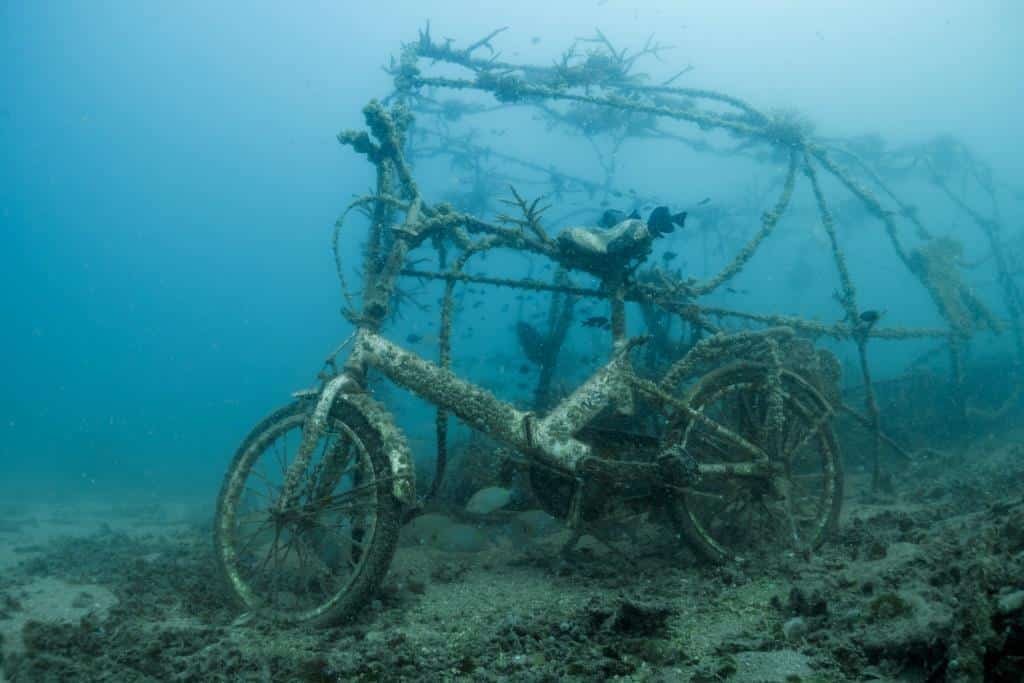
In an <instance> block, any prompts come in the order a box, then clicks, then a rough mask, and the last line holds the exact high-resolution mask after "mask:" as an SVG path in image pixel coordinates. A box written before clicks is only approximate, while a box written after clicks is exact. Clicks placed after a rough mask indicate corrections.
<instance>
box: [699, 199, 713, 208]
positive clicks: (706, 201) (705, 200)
mask: <svg viewBox="0 0 1024 683" xmlns="http://www.w3.org/2000/svg"><path fill="white" fill-rule="evenodd" d="M710 201H711V197H705V198H704V199H702V200H700V201H699V202H697V206H704V205H705V204H707V203H708V202H710Z"/></svg>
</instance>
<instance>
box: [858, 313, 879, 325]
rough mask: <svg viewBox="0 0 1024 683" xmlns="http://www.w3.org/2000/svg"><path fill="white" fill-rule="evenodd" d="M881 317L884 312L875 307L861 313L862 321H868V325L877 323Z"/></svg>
mask: <svg viewBox="0 0 1024 683" xmlns="http://www.w3.org/2000/svg"><path fill="white" fill-rule="evenodd" d="M881 317H882V312H881V311H876V310H874V309H871V310H867V311H864V312H863V313H861V314H860V319H861V321H862V322H865V323H867V324H868V325H874V324H875V323H877V322H878V319H879V318H881Z"/></svg>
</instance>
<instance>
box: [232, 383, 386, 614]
mask: <svg viewBox="0 0 1024 683" xmlns="http://www.w3.org/2000/svg"><path fill="white" fill-rule="evenodd" d="M312 407H313V403H312V402H311V401H299V402H296V403H292V404H290V405H288V406H286V407H284V408H282V409H280V410H278V411H277V412H275V413H273V414H272V415H270V416H269V417H267V418H266V419H265V420H263V421H262V422H261V423H259V424H258V425H257V426H256V428H255V429H253V431H252V432H251V433H250V434H249V436H247V437H246V439H245V440H244V441H243V442H242V445H241V446H240V447H239V449H238V451H237V453H236V454H235V458H234V460H233V462H232V463H231V467H230V469H229V470H228V472H227V475H226V476H225V479H224V483H223V486H222V488H221V493H220V498H219V499H218V503H217V512H216V520H215V525H214V526H215V543H216V550H217V557H218V559H219V562H220V566H221V568H222V571H223V574H224V576H225V578H226V579H227V583H228V585H229V587H230V590H231V591H232V593H233V594H234V596H235V597H236V598H237V600H238V602H239V603H241V605H242V606H243V607H244V608H245V609H246V610H247V611H249V612H251V613H253V614H256V615H258V616H261V617H265V618H269V619H272V620H275V621H280V622H286V623H307V624H311V625H327V624H332V623H336V622H338V621H340V620H343V619H345V618H348V617H351V616H352V615H353V614H354V613H355V612H356V611H357V610H358V609H359V608H360V607H361V606H362V605H363V604H364V602H365V601H366V599H367V598H368V597H369V595H370V594H372V593H373V592H374V590H376V588H377V587H378V585H379V584H380V581H381V580H382V579H383V577H384V575H385V573H386V572H387V569H388V565H389V564H390V562H391V558H392V556H393V555H394V552H395V547H396V544H397V539H398V527H399V520H400V503H399V502H398V501H397V500H396V499H395V497H394V495H393V493H392V486H391V480H392V477H391V475H390V467H389V464H388V459H387V457H386V455H385V453H384V451H383V448H382V439H381V435H380V434H379V433H378V432H377V430H375V429H374V428H373V426H372V424H371V422H370V421H369V420H368V419H367V418H366V415H365V412H364V410H363V409H361V408H360V407H359V406H358V405H357V404H356V403H355V402H353V401H351V400H349V399H348V398H339V399H338V400H337V401H336V403H335V405H334V407H333V408H332V410H331V414H330V418H329V420H328V428H327V430H325V433H324V434H323V435H322V436H321V438H320V442H319V443H318V444H317V448H316V450H315V452H314V454H313V456H312V457H311V458H310V461H309V463H308V464H307V466H306V468H305V470H304V471H303V472H302V473H301V476H300V478H299V480H298V484H297V485H296V486H295V487H294V488H293V489H292V491H291V492H290V495H289V499H288V500H287V501H285V502H282V500H281V495H282V490H281V489H282V484H283V482H284V479H285V476H286V473H287V472H288V470H289V467H290V465H291V464H292V462H293V461H294V459H295V456H296V453H297V452H298V448H299V443H300V441H301V439H302V428H303V424H304V423H305V421H306V417H307V415H308V414H309V412H310V411H311V410H312Z"/></svg>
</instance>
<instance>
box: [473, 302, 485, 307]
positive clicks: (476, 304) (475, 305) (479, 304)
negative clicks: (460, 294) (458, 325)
mask: <svg viewBox="0 0 1024 683" xmlns="http://www.w3.org/2000/svg"><path fill="white" fill-rule="evenodd" d="M483 305H484V302H483V301H477V302H476V303H474V304H473V308H480V307H481V306H483Z"/></svg>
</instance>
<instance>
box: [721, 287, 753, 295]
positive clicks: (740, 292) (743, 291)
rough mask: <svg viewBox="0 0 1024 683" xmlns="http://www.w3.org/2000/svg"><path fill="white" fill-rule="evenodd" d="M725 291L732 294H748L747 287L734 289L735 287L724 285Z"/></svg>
mask: <svg viewBox="0 0 1024 683" xmlns="http://www.w3.org/2000/svg"><path fill="white" fill-rule="evenodd" d="M725 291H727V292H730V293H732V294H750V290H749V289H736V288H735V287H726V288H725Z"/></svg>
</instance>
